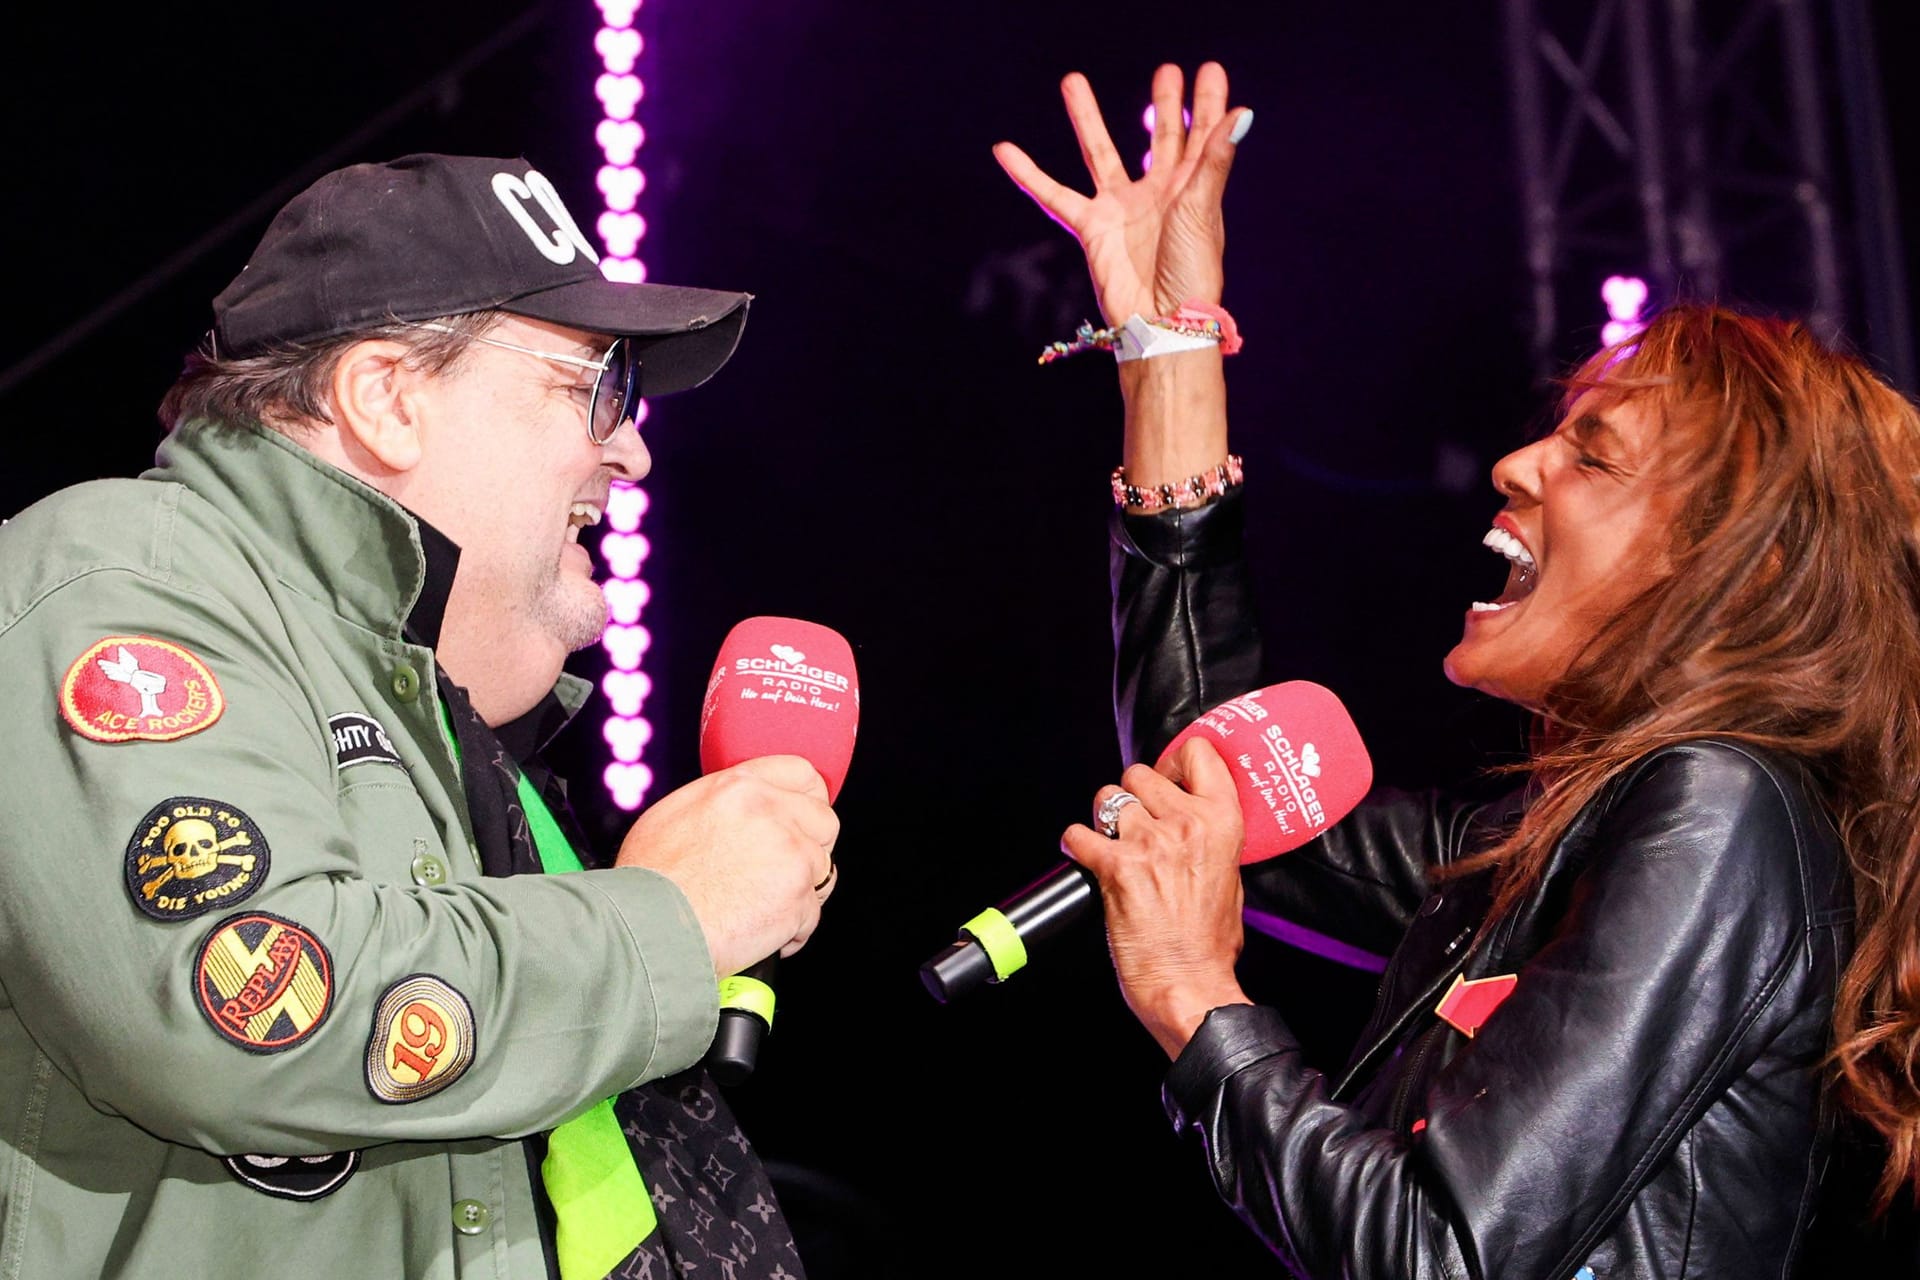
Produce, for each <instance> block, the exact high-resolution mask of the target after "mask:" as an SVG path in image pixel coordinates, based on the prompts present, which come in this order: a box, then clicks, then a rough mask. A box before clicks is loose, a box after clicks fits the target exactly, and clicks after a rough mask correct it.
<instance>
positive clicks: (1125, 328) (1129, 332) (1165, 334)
mask: <svg viewBox="0 0 1920 1280" xmlns="http://www.w3.org/2000/svg"><path fill="white" fill-rule="evenodd" d="M1219 345H1220V339H1219V337H1218V335H1216V334H1210V333H1207V334H1193V333H1181V332H1180V331H1179V330H1177V329H1169V328H1167V327H1166V326H1164V325H1157V324H1153V323H1151V322H1149V321H1148V320H1146V319H1144V318H1143V317H1141V316H1140V315H1139V314H1137V313H1136V314H1134V315H1131V316H1128V317H1127V322H1126V323H1125V324H1123V325H1121V326H1120V333H1119V340H1118V341H1117V342H1115V343H1114V347H1113V358H1114V359H1115V360H1119V361H1127V360H1145V359H1148V358H1150V357H1152V356H1167V355H1172V354H1173V353H1174V352H1176V351H1198V350H1200V349H1201V348H1203V347H1217V346H1219Z"/></svg>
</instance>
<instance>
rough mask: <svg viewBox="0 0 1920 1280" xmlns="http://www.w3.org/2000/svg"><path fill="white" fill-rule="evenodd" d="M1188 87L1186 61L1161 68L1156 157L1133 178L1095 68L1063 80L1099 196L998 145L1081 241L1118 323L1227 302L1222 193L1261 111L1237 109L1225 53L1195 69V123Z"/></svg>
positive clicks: (1023, 182)
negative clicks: (1105, 110)
mask: <svg viewBox="0 0 1920 1280" xmlns="http://www.w3.org/2000/svg"><path fill="white" fill-rule="evenodd" d="M1184 91H1185V79H1184V77H1183V76H1182V74H1181V71H1180V68H1179V67H1177V66H1173V65H1171V64H1167V65H1164V66H1162V67H1160V68H1159V70H1157V71H1155V72H1154V75H1153V112H1154V125H1153V144H1152V156H1153V159H1152V163H1151V164H1150V165H1149V166H1148V167H1147V171H1146V173H1144V174H1143V175H1142V176H1140V177H1138V178H1129V177H1128V176H1127V168H1126V164H1125V162H1124V161H1123V160H1122V159H1121V157H1120V153H1119V151H1118V150H1116V149H1115V147H1114V145H1113V139H1112V138H1111V137H1110V136H1109V135H1108V133H1107V127H1106V124H1105V122H1104V121H1103V120H1102V119H1101V116H1100V104H1099V103H1098V102H1097V101H1096V100H1095V99H1094V96H1093V88H1092V86H1091V85H1089V84H1088V83H1087V78H1086V77H1085V76H1083V75H1081V74H1080V73H1079V72H1077V71H1076V72H1074V73H1072V74H1071V75H1069V76H1067V77H1066V78H1065V79H1064V80H1062V81H1061V82H1060V93H1061V96H1062V97H1063V98H1064V99H1065V100H1066V104H1067V116H1068V119H1070V120H1071V121H1072V123H1073V132H1074V136H1075V137H1077V138H1078V139H1079V141H1080V154H1081V156H1082V157H1083V158H1084V159H1085V161H1086V165H1087V172H1088V174H1089V175H1091V176H1092V178H1093V190H1094V193H1093V195H1092V196H1085V195H1082V194H1080V193H1079V192H1078V191H1075V190H1073V189H1072V188H1070V187H1067V186H1065V185H1063V184H1061V183H1059V182H1057V181H1055V180H1054V179H1053V178H1051V177H1049V176H1048V175H1047V174H1046V173H1045V172H1044V171H1042V170H1041V168H1040V166H1039V165H1037V164H1035V163H1034V162H1033V160H1032V158H1031V157H1029V156H1028V155H1027V153H1026V152H1024V151H1022V150H1021V149H1020V148H1019V147H1017V146H1015V145H1014V144H1013V143H1011V142H1002V143H1000V144H998V145H997V146H995V147H994V149H993V155H994V159H996V160H998V161H999V162H1000V167H1001V168H1003V169H1005V170H1006V171H1007V175H1008V176H1009V177H1011V178H1012V179H1013V180H1014V181H1015V182H1016V183H1018V184H1019V186H1020V188H1021V190H1023V191H1025V192H1026V193H1027V194H1028V195H1029V196H1031V197H1033V200H1034V202H1035V203H1037V204H1038V205H1039V206H1040V207H1041V208H1042V209H1045V210H1046V211H1047V212H1048V213H1049V214H1051V215H1052V216H1053V218H1054V220H1055V221H1057V222H1059V223H1060V224H1061V225H1062V226H1064V227H1066V228H1067V230H1069V231H1071V232H1073V234H1074V236H1075V237H1076V238H1077V239H1078V240H1079V241H1080V247H1081V249H1082V250H1084V251H1085V253H1086V255H1087V268H1088V270H1089V271H1090V272H1092V274H1093V285H1094V290H1095V292H1096V293H1097V294H1098V295H1099V299H1100V312H1101V314H1102V315H1103V316H1104V317H1105V318H1106V322H1107V324H1108V325H1117V324H1122V323H1124V322H1125V321H1126V320H1127V318H1128V317H1129V316H1132V315H1135V314H1138V315H1141V316H1144V317H1149V318H1151V317H1153V316H1161V315H1170V314H1172V312H1173V311H1174V310H1175V309H1177V308H1178V307H1180V306H1181V305H1182V304H1183V303H1186V302H1188V301H1199V302H1203V303H1208V304H1211V305H1218V304H1219V302H1220V291H1221V284H1222V272H1221V256H1222V254H1223V252H1224V250H1225V248H1226V232H1225V227H1224V224H1223V222H1222V219H1221V216H1220V197H1221V193H1222V192H1223V191H1225V190H1226V185H1227V172H1228V170H1229V169H1231V168H1232V167H1233V156H1234V149H1235V145H1236V144H1237V143H1238V142H1239V141H1240V139H1241V138H1243V137H1245V136H1246V132H1247V129H1248V128H1249V127H1250V126H1251V125H1252V123H1253V112H1252V111H1251V110H1250V109H1247V108H1244V107H1242V108H1237V109H1235V110H1233V111H1231V112H1230V111H1228V109H1227V73H1226V70H1225V68H1223V67H1221V65H1220V64H1219V63H1217V62H1209V63H1206V64H1204V65H1203V66H1202V67H1201V68H1200V71H1199V74H1198V75H1196V76H1195V77H1194V82H1193V115H1192V123H1191V125H1189V124H1187V123H1186V120H1185V112H1184V110H1183V97H1184Z"/></svg>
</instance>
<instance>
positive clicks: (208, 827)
mask: <svg viewBox="0 0 1920 1280" xmlns="http://www.w3.org/2000/svg"><path fill="white" fill-rule="evenodd" d="M269 862H270V858H269V852H268V849H267V838H266V836H265V835H263V834H261V831H260V827H259V824H258V823H256V822H254V820H253V819H252V818H249V817H248V816H247V815H246V814H244V813H242V812H241V811H240V810H239V809H237V808H235V807H234V806H233V805H230V804H227V803H225V802H224V801H220V800H209V799H207V798H206V797H204V796H174V797H173V798H172V799H170V800H162V801H161V802H160V803H159V804H157V805H155V806H153V808H151V809H149V810H147V816H146V817H144V818H142V819H140V825H139V826H137V827H135V828H134V830H133V838H132V839H130V840H128V841H127V866H126V879H127V894H128V896H129V897H131V898H132V899H133V905H134V906H136V907H138V908H139V909H140V910H141V911H143V912H145V913H146V914H147V915H150V916H152V917H153V918H154V919H155V920H191V919H193V918H194V917H195V916H199V915H205V914H206V913H207V912H209V911H212V910H213V909H214V908H216V907H231V906H236V905H238V904H239V903H241V902H243V901H245V900H246V899H247V898H250V897H252V896H253V893H254V891H255V890H257V889H258V888H259V887H260V886H261V885H262V884H263V883H265V881H266V878H267V867H268V864H269Z"/></svg>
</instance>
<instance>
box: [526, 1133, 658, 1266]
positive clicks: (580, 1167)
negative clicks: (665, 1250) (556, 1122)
mask: <svg viewBox="0 0 1920 1280" xmlns="http://www.w3.org/2000/svg"><path fill="white" fill-rule="evenodd" d="M540 1180H541V1181H542V1182H544V1183H545V1184H546V1187H547V1198H548V1199H549V1200H551V1201H552V1202H553V1212H554V1218H555V1220H556V1222H555V1227H554V1242H555V1244H556V1245H557V1246H558V1252H559V1254H560V1276H561V1280H603V1277H605V1275H606V1274H607V1273H608V1272H609V1271H612V1270H613V1269H614V1268H615V1267H617V1266H619V1265H620V1263H621V1261H622V1260H623V1259H625V1258H626V1256H627V1255H628V1254H630V1253H632V1252H633V1247H634V1246H635V1245H637V1244H639V1243H640V1242H641V1241H642V1240H645V1239H646V1238H647V1237H648V1236H650V1235H652V1234H653V1228H654V1224H655V1218H654V1214H653V1201H652V1200H651V1199H649V1198H648V1196H647V1184H646V1183H645V1182H644V1181H642V1180H641V1177H640V1170H639V1169H637V1168H635V1167H634V1163H633V1152H632V1151H631V1150H629V1149H628V1147H627V1135H626V1134H625V1133H623V1132H621V1130H620V1122H619V1121H618V1120H616V1119H615V1118H614V1115H613V1102H612V1100H611V1099H609V1100H608V1101H606V1102H602V1103H601V1104H600V1105H599V1106H597V1107H595V1108H594V1109H593V1110H591V1111H588V1112H585V1113H583V1114H581V1115H577V1116H575V1117H574V1118H573V1119H571V1120H569V1121H567V1122H566V1123H565V1124H563V1125H561V1126H560V1127H559V1128H558V1129H555V1130H554V1131H553V1132H552V1133H550V1134H548V1135H547V1158H546V1159H545V1160H542V1161H541V1162H540Z"/></svg>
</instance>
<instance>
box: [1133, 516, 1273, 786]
mask: <svg viewBox="0 0 1920 1280" xmlns="http://www.w3.org/2000/svg"><path fill="white" fill-rule="evenodd" d="M1245 529H1246V515H1245V510H1244V507H1243V499H1242V497H1241V494H1240V493H1239V492H1237V491H1236V492H1233V493H1229V494H1226V495H1224V496H1222V497H1220V498H1218V499H1216V500H1215V501H1213V502H1211V503H1209V504H1207V505H1206V506H1204V507H1196V508H1194V509H1192V510H1190V511H1168V512H1162V513H1160V514H1158V515H1150V516H1143V515H1127V514H1124V513H1123V512H1122V510H1121V509H1120V508H1119V507H1115V508H1114V513H1113V516H1112V518H1111V521H1110V523H1109V526H1108V531H1109V533H1110V535H1111V544H1112V550H1111V553H1110V556H1109V561H1110V566H1111V576H1112V583H1113V652H1114V665H1113V710H1114V717H1115V721H1116V723H1117V726H1118V728H1119V731H1120V754H1121V758H1122V759H1123V761H1124V762H1125V763H1127V764H1135V763H1138V762H1141V761H1144V762H1146V763H1148V764H1151V763H1152V762H1153V761H1154V760H1156V759H1158V758H1159V755H1160V753H1161V752H1162V751H1164V750H1165V749H1166V745H1167V743H1169V742H1171V741H1173V739H1174V736H1175V735H1176V734H1178V733H1179V732H1180V731H1181V730H1182V729H1184V728H1186V727H1187V726H1188V725H1189V724H1192V723H1193V722H1194V721H1195V720H1197V719H1199V718H1200V715H1201V713H1202V712H1205V711H1208V710H1211V709H1212V708H1214V707H1216V706H1218V705H1220V704H1221V703H1222V702H1225V701H1226V700H1227V699H1228V698H1237V697H1239V696H1240V695H1241V694H1243V693H1248V692H1250V691H1252V690H1254V689H1257V688H1259V687H1260V671H1261V650H1260V628H1259V624H1258V621H1257V620H1256V619H1255V617H1254V601H1253V581H1252V578H1251V575H1249V574H1248V572H1247V564H1246V560H1245V558H1244V555H1243V553H1242V543H1243V540H1244V537H1245Z"/></svg>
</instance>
